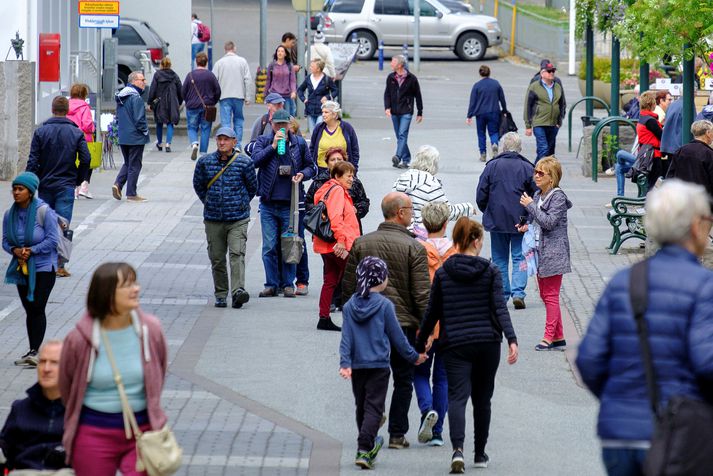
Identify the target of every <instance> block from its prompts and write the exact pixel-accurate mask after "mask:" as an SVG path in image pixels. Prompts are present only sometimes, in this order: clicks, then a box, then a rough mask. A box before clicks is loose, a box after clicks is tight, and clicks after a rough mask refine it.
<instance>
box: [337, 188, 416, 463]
mask: <svg viewBox="0 0 713 476" xmlns="http://www.w3.org/2000/svg"><path fill="white" fill-rule="evenodd" d="M381 211H382V213H383V215H384V221H383V222H382V223H381V224H380V225H379V228H378V229H377V230H376V231H374V232H371V233H367V234H366V235H364V236H362V237H360V238H357V240H356V241H355V242H354V244H353V245H352V251H351V253H350V254H349V260H348V261H347V268H346V270H345V273H344V280H343V284H342V286H343V291H344V295H345V296H351V295H352V294H354V292H355V290H356V283H357V278H358V276H357V272H356V269H357V265H358V263H360V262H361V260H362V259H364V258H365V257H367V256H375V257H377V258H381V259H382V260H384V262H385V263H386V265H387V266H388V269H389V282H388V285H387V287H386V289H385V290H384V291H383V293H384V295H385V296H386V297H387V298H388V299H389V300H390V301H391V302H392V303H393V304H394V306H395V308H396V317H397V319H398V321H399V325H400V326H401V331H402V332H403V333H404V335H405V336H406V339H407V340H408V342H409V343H410V344H411V345H413V343H414V342H415V341H416V331H417V330H418V326H419V324H420V322H421V318H422V317H423V314H424V312H425V311H426V306H427V305H428V294H429V292H430V282H429V279H428V258H427V256H426V249H425V248H424V247H423V246H421V245H420V244H419V243H418V241H416V240H415V239H414V238H413V237H412V235H411V233H410V232H409V231H408V229H407V228H406V227H407V226H408V225H409V224H410V223H411V218H412V215H413V204H412V202H411V199H410V198H409V197H408V195H406V194H404V193H399V192H391V193H388V194H387V195H386V196H385V197H384V199H383V200H382V201H381ZM391 371H392V373H393V376H394V391H393V393H392V396H391V405H390V408H389V435H390V437H389V448H393V449H403V448H408V447H409V446H410V444H409V442H408V440H407V439H406V436H405V435H406V433H408V429H409V421H408V411H409V407H410V406H411V396H412V395H413V375H414V366H413V363H412V362H410V361H408V360H406V359H404V358H403V357H401V355H399V354H398V352H397V351H395V350H393V349H392V352H391Z"/></svg>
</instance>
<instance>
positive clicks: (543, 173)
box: [535, 170, 547, 177]
mask: <svg viewBox="0 0 713 476" xmlns="http://www.w3.org/2000/svg"><path fill="white" fill-rule="evenodd" d="M545 175H547V174H546V173H545V172H543V171H542V170H535V177H544V176H545Z"/></svg>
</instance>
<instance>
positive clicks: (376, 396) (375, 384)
mask: <svg viewBox="0 0 713 476" xmlns="http://www.w3.org/2000/svg"><path fill="white" fill-rule="evenodd" d="M388 389H389V369H353V370H352V392H354V402H355V403H356V424H357V428H358V429H359V438H358V439H357V444H358V446H357V449H358V450H359V451H363V452H366V451H369V450H371V449H372V448H373V447H374V439H375V438H376V435H377V433H378V432H379V425H380V424H381V416H382V415H383V414H384V407H385V404H386V391H387V390H388Z"/></svg>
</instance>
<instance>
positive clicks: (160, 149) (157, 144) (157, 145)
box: [156, 141, 163, 151]
mask: <svg viewBox="0 0 713 476" xmlns="http://www.w3.org/2000/svg"><path fill="white" fill-rule="evenodd" d="M156 148H157V149H158V150H159V151H162V150H163V147H161V144H160V143H159V142H158V141H156Z"/></svg>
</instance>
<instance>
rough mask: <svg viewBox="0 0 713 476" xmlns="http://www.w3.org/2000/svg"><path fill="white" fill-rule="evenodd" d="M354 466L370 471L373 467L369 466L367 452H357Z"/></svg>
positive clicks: (369, 460)
mask: <svg viewBox="0 0 713 476" xmlns="http://www.w3.org/2000/svg"><path fill="white" fill-rule="evenodd" d="M354 464H355V465H357V466H359V467H360V468H361V469H371V468H372V467H373V466H372V464H371V458H369V452H368V451H361V450H360V451H358V452H357V454H356V459H355V460H354Z"/></svg>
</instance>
